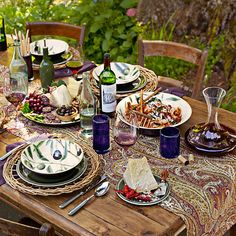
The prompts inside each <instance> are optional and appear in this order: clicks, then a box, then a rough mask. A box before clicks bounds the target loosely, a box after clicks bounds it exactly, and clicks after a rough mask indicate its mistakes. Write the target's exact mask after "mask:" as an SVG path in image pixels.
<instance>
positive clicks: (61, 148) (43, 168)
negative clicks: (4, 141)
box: [21, 139, 84, 175]
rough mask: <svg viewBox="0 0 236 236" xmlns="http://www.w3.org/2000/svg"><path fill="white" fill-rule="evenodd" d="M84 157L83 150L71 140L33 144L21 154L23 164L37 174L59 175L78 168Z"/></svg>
mask: <svg viewBox="0 0 236 236" xmlns="http://www.w3.org/2000/svg"><path fill="white" fill-rule="evenodd" d="M83 157H84V152H83V150H82V148H81V147H80V146H79V145H78V144H77V143H74V142H72V141H70V140H64V139H46V140H41V141H37V142H34V143H31V144H30V145H29V146H27V147H26V148H25V149H24V150H23V151H22V153H21V163H22V164H23V165H24V166H25V167H26V168H27V169H29V170H31V171H32V172H35V173H37V174H47V175H52V174H59V173H63V172H66V171H68V170H71V169H73V168H74V167H76V166H77V165H78V164H79V163H80V162H81V160H82V159H83Z"/></svg>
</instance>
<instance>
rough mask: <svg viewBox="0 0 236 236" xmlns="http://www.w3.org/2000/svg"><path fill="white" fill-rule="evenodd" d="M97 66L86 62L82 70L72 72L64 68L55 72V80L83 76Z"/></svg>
mask: <svg viewBox="0 0 236 236" xmlns="http://www.w3.org/2000/svg"><path fill="white" fill-rule="evenodd" d="M94 67H96V65H95V64H94V63H92V62H91V61H85V62H84V64H83V66H82V67H81V68H79V69H78V70H77V69H74V70H71V69H69V68H62V69H57V70H55V72H54V78H55V79H56V78H62V77H68V76H71V75H73V74H82V73H83V72H85V71H90V70H92V69H93V68H94Z"/></svg>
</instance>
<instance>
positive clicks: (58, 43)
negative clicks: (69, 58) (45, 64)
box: [30, 39, 69, 56]
mask: <svg viewBox="0 0 236 236" xmlns="http://www.w3.org/2000/svg"><path fill="white" fill-rule="evenodd" d="M46 46H47V47H48V55H49V56H54V55H58V54H61V53H64V52H67V50H68V48H69V45H68V44H67V43H66V42H64V41H62V40H58V39H46ZM43 47H44V39H41V40H38V41H35V42H32V43H31V44H30V52H31V54H32V55H35V56H43ZM37 48H38V50H37Z"/></svg>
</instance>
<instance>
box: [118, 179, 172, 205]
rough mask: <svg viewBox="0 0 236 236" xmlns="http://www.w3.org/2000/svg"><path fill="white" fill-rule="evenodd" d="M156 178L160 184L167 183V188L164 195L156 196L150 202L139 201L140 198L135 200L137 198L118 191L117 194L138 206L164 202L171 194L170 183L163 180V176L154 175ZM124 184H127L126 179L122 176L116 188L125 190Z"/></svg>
mask: <svg viewBox="0 0 236 236" xmlns="http://www.w3.org/2000/svg"><path fill="white" fill-rule="evenodd" d="M154 178H155V179H156V181H157V183H158V184H159V185H160V184H162V186H163V185H165V188H166V190H165V194H164V195H162V196H158V197H156V198H154V199H153V200H151V201H150V202H144V201H138V200H135V199H128V198H126V197H125V196H124V195H122V194H121V193H119V192H116V194H117V196H118V197H119V198H121V199H122V200H123V201H125V202H127V203H130V204H132V205H136V206H152V205H156V204H159V203H161V202H163V201H164V200H166V199H167V198H168V196H169V195H170V185H169V183H168V182H162V181H161V178H160V177H159V176H156V175H154ZM124 185H125V181H124V179H123V178H122V179H120V180H119V181H118V183H117V184H116V190H123V189H124Z"/></svg>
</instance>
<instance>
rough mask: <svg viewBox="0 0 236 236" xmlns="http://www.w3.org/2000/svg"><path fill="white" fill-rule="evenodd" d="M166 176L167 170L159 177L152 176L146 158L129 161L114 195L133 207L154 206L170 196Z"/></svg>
mask: <svg viewBox="0 0 236 236" xmlns="http://www.w3.org/2000/svg"><path fill="white" fill-rule="evenodd" d="M168 175H169V173H168V171H167V170H164V171H163V172H162V176H161V177H159V176H156V175H153V174H152V171H151V168H150V166H149V164H148V161H147V158H146V157H143V158H141V159H129V160H128V165H127V168H126V170H125V172H124V175H123V178H122V179H120V180H119V181H118V183H117V185H116V194H117V195H118V197H119V198H121V199H122V200H124V201H125V202H127V203H130V204H133V205H137V206H151V205H156V204H158V203H161V202H163V201H164V200H166V199H167V198H168V196H169V194H170V185H169V183H168V182H167V181H166V179H167V177H168Z"/></svg>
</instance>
